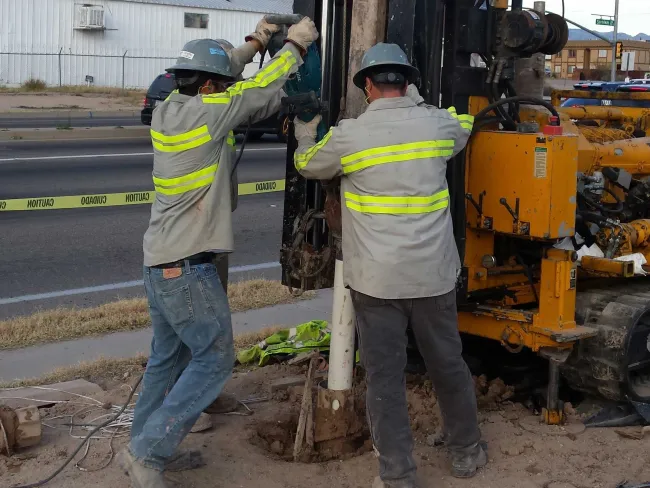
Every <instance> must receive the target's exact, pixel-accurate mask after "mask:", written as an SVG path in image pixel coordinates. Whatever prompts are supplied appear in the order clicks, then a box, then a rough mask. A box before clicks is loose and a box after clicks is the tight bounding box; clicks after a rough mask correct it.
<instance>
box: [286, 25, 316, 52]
mask: <svg viewBox="0 0 650 488" xmlns="http://www.w3.org/2000/svg"><path fill="white" fill-rule="evenodd" d="M316 39H318V30H316V24H314V21H313V20H311V19H310V18H309V17H303V18H302V20H301V21H300V22H298V23H297V24H294V25H292V26H291V27H289V33H288V34H287V40H286V41H285V42H291V43H292V44H295V45H296V46H298V47H299V48H300V50H301V51H302V52H303V53H304V52H306V51H307V48H308V47H309V46H310V45H311V43H312V42H314V41H315V40H316Z"/></svg>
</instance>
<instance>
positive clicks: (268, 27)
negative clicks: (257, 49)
mask: <svg viewBox="0 0 650 488" xmlns="http://www.w3.org/2000/svg"><path fill="white" fill-rule="evenodd" d="M279 30H280V26H279V25H275V24H269V23H268V22H267V21H266V17H263V18H262V20H260V21H259V22H258V23H257V27H255V32H253V33H252V34H250V35H248V36H246V42H248V41H252V40H253V39H254V40H256V41H257V42H259V43H260V44H261V45H262V47H263V48H266V46H267V44H268V43H269V41H270V40H271V36H273V34H275V33H276V32H278V31H279Z"/></svg>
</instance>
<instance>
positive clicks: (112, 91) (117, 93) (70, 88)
mask: <svg viewBox="0 0 650 488" xmlns="http://www.w3.org/2000/svg"><path fill="white" fill-rule="evenodd" d="M34 92H39V93H43V94H47V93H64V94H68V95H104V96H110V97H135V96H137V97H140V98H142V97H143V96H144V95H145V93H146V91H145V90H136V89H128V88H127V89H125V90H123V89H122V88H112V87H108V86H86V85H64V86H47V85H46V84H45V82H43V81H41V80H28V81H26V82H25V83H23V84H22V85H21V86H19V87H13V88H12V87H0V93H34Z"/></svg>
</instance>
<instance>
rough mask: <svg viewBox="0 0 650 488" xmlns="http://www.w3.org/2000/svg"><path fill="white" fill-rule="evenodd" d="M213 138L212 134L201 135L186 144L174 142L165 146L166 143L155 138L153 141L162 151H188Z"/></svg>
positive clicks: (154, 145)
mask: <svg viewBox="0 0 650 488" xmlns="http://www.w3.org/2000/svg"><path fill="white" fill-rule="evenodd" d="M211 140H212V138H211V137H210V134H208V135H206V136H203V137H201V138H200V139H195V140H193V141H190V142H186V143H185V144H174V145H173V146H165V145H164V144H161V143H160V142H158V141H156V140H155V139H152V142H153V147H155V148H156V149H158V150H159V151H161V152H181V151H187V150H188V149H194V148H195V147H199V146H202V145H203V144H205V143H206V142H210V141H211Z"/></svg>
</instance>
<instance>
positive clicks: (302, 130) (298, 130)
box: [293, 115, 321, 146]
mask: <svg viewBox="0 0 650 488" xmlns="http://www.w3.org/2000/svg"><path fill="white" fill-rule="evenodd" d="M320 121H321V116H320V115H316V117H314V118H313V119H311V121H309V122H304V121H302V120H300V119H299V118H298V117H296V118H295V119H293V130H294V135H295V136H296V140H297V141H298V143H308V144H309V145H310V146H311V145H313V144H314V142H315V141H316V133H317V129H318V124H319V123H320Z"/></svg>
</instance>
